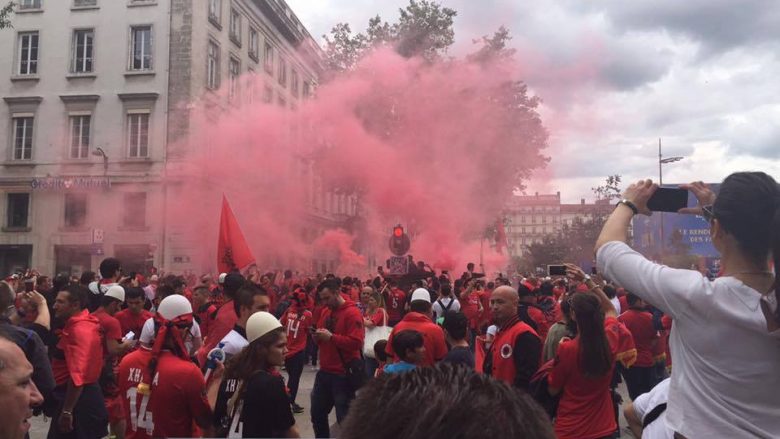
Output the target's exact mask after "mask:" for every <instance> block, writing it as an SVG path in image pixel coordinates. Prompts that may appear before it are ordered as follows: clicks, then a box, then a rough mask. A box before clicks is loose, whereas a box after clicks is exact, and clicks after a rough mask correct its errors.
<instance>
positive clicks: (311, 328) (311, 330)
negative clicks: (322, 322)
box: [309, 326, 317, 334]
mask: <svg viewBox="0 0 780 439" xmlns="http://www.w3.org/2000/svg"><path fill="white" fill-rule="evenodd" d="M309 332H310V333H312V334H314V333H315V332H317V328H315V327H314V326H309Z"/></svg>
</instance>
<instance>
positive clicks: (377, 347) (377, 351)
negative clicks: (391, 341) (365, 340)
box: [374, 340, 387, 378]
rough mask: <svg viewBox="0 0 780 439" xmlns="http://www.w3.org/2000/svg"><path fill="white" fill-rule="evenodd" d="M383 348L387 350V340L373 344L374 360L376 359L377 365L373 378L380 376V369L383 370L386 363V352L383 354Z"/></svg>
mask: <svg viewBox="0 0 780 439" xmlns="http://www.w3.org/2000/svg"><path fill="white" fill-rule="evenodd" d="M385 348H387V340H379V341H378V342H376V343H374V358H376V361H377V362H378V363H379V366H378V367H377V368H376V371H374V378H376V377H378V376H379V375H381V374H382V369H384V368H385V363H387V352H385Z"/></svg>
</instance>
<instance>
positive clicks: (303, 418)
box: [30, 366, 633, 439]
mask: <svg viewBox="0 0 780 439" xmlns="http://www.w3.org/2000/svg"><path fill="white" fill-rule="evenodd" d="M315 374H316V372H315V371H314V370H312V368H311V366H306V367H305V368H304V370H303V376H301V384H300V389H299V390H298V398H297V402H298V404H300V405H301V406H302V407H303V408H304V409H305V411H304V412H303V413H301V414H299V415H295V422H296V424H297V425H298V430H299V431H300V433H301V437H303V438H312V437H314V430H312V428H311V419H310V417H309V408H310V406H311V399H310V398H309V395H310V394H311V389H312V387H313V386H314V375H315ZM286 379H287V377H286V376H285V381H286ZM618 390H619V391H620V394H621V395H623V401H624V405H625V401H629V398H628V393H627V392H626V387H625V384H621V385H620V387H619V388H618ZM622 418H623V416H622V413H621V422H620V425H621V427H622V436H621V437H623V438H633V435H631V433H630V432H629V431H628V429H627V428H626V424H625V421H624V420H623V419H622ZM330 421H331V426H332V427H331V436H333V437H335V435H336V433H338V431H337V426H336V425H335V424H336V412H335V410H334V411H332V412H331V414H330ZM48 430H49V423H48V422H45V421H44V420H43V417H41V416H39V417H36V418H34V419H33V422H32V429H31V430H30V438H31V439H45V438H46V433H47V432H48Z"/></svg>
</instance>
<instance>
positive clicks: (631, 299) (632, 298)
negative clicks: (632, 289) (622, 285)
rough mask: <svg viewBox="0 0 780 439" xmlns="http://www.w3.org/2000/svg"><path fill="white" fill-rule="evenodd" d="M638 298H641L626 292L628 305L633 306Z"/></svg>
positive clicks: (637, 301)
mask: <svg viewBox="0 0 780 439" xmlns="http://www.w3.org/2000/svg"><path fill="white" fill-rule="evenodd" d="M640 300H642V298H641V297H639V296H637V295H636V294H634V293H628V294H626V303H628V306H634V305H636V304H637V303H639V301H640Z"/></svg>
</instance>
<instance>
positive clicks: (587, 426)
mask: <svg viewBox="0 0 780 439" xmlns="http://www.w3.org/2000/svg"><path fill="white" fill-rule="evenodd" d="M618 324H619V323H618V321H617V320H616V319H615V318H614V317H608V318H607V319H606V320H605V322H604V326H605V329H606V331H607V332H608V333H609V332H610V331H611V329H610V327H611V326H613V325H618ZM579 343H580V339H579V337H577V338H575V339H574V340H570V341H567V342H564V343H561V345H560V346H559V347H558V354H557V356H556V357H555V365H554V366H553V368H552V370H551V371H550V374H549V376H548V381H549V385H550V387H552V388H556V389H561V388H562V389H563V393H562V394H561V400H560V402H559V404H558V412H557V415H556V419H555V434H556V436H557V437H558V438H559V439H569V438H571V439H593V438H600V437H604V436H609V435H610V434H612V432H614V431H615V429H616V428H617V425H616V424H615V414H614V411H613V409H612V395H611V394H610V391H609V385H610V383H611V382H612V374H613V372H614V369H615V363H614V362H612V363H611V364H612V366H611V369H610V371H609V373H606V374H604V375H603V376H601V377H595V378H594V377H586V376H585V375H584V374H583V373H582V372H581V371H580V369H579V361H578V358H579V351H580V344H579ZM610 347H611V348H612V354H613V355H615V354H616V352H615V351H616V346H615V345H614V344H613V343H612V342H611V341H610Z"/></svg>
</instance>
